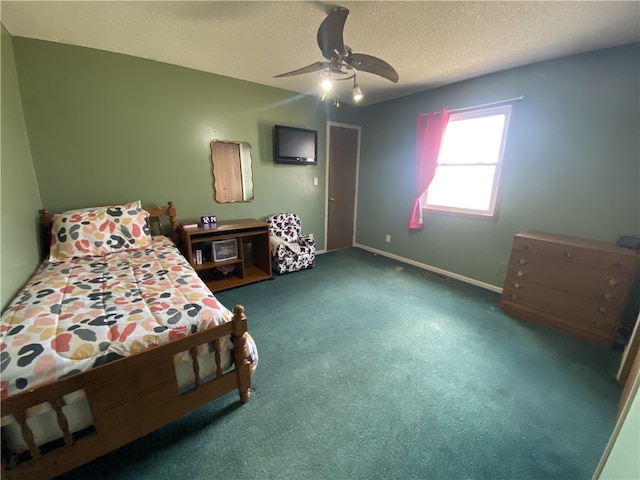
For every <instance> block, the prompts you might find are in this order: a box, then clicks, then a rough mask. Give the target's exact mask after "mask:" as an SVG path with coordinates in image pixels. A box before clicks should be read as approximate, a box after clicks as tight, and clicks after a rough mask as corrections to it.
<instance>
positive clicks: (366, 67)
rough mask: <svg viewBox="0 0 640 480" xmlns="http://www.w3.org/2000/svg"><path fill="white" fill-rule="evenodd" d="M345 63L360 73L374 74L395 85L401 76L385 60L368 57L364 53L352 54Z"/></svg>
mask: <svg viewBox="0 0 640 480" xmlns="http://www.w3.org/2000/svg"><path fill="white" fill-rule="evenodd" d="M345 61H346V62H347V63H348V64H349V65H351V66H352V67H353V68H355V69H356V70H357V71H359V72H368V73H373V74H374V75H379V76H381V77H383V78H386V79H387V80H390V81H392V82H393V83H398V80H399V79H400V76H399V75H398V72H396V71H395V69H394V68H393V67H392V66H391V65H389V64H388V63H387V62H385V61H384V60H382V59H380V58H378V57H374V56H371V55H366V54H364V53H352V54H351V55H350V56H348V57H347V58H345Z"/></svg>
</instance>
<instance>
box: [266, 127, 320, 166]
mask: <svg viewBox="0 0 640 480" xmlns="http://www.w3.org/2000/svg"><path fill="white" fill-rule="evenodd" d="M273 158H274V161H275V162H276V163H289V164H295V165H317V164H318V132H317V131H316V130H307V129H304V128H296V127H285V126H284V125H276V126H275V127H274V129H273Z"/></svg>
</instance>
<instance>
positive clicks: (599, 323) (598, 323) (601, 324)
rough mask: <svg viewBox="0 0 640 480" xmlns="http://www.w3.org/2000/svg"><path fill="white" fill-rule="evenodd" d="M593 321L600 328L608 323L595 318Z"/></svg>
mask: <svg viewBox="0 0 640 480" xmlns="http://www.w3.org/2000/svg"><path fill="white" fill-rule="evenodd" d="M591 323H592V324H593V325H595V326H596V327H598V328H602V327H604V326H605V325H606V324H605V323H602V322H599V321H598V320H593V321H592V322H591Z"/></svg>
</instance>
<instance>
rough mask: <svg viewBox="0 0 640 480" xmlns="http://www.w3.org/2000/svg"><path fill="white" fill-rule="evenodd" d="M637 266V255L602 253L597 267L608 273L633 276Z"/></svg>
mask: <svg viewBox="0 0 640 480" xmlns="http://www.w3.org/2000/svg"><path fill="white" fill-rule="evenodd" d="M637 264H638V257H637V255H631V254H630V255H625V254H622V253H614V252H603V253H602V255H601V256H600V261H599V262H598V267H599V268H602V269H603V270H608V271H610V272H620V273H628V274H633V273H634V272H635V271H636V266H637Z"/></svg>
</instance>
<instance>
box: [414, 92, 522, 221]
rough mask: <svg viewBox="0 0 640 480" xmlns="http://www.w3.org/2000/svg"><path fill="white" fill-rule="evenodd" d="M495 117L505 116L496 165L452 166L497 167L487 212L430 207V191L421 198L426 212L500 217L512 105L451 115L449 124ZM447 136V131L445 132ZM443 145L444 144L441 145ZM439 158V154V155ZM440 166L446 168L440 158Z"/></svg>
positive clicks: (471, 163) (448, 207)
mask: <svg viewBox="0 0 640 480" xmlns="http://www.w3.org/2000/svg"><path fill="white" fill-rule="evenodd" d="M495 115H504V116H505V119H504V126H503V128H502V139H501V144H500V150H499V153H498V158H497V159H496V162H495V163H478V162H470V163H468V164H450V165H452V166H454V165H455V166H461V165H462V166H469V167H472V166H474V165H477V166H487V165H495V173H494V176H493V185H492V188H491V198H490V201H489V207H488V208H487V209H486V210H482V209H469V208H460V207H453V206H444V205H430V204H429V203H428V201H427V195H428V191H429V190H428V189H427V192H426V193H425V194H424V195H423V196H422V198H421V205H422V209H423V211H425V212H436V213H452V214H461V215H467V216H473V217H480V218H487V219H493V220H495V219H497V216H498V210H499V209H498V204H499V202H498V193H499V190H500V178H501V173H502V164H503V157H504V150H505V145H506V142H507V132H508V131H509V120H510V118H511V105H510V104H509V105H502V106H497V107H491V108H478V109H474V110H468V111H464V112H459V113H451V114H450V115H449V122H448V124H449V123H452V122H455V121H459V120H468V119H471V118H480V117H489V116H495ZM445 135H446V130H445ZM443 139H444V136H443ZM443 143H444V142H443ZM441 145H442V144H441ZM438 157H439V154H438ZM440 165H443V166H446V164H444V163H440V158H438V167H439V166H440ZM438 167H436V172H435V174H434V179H435V175H437V173H438Z"/></svg>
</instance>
